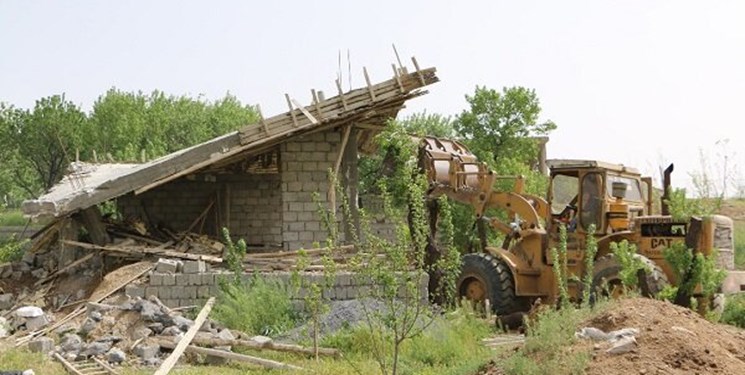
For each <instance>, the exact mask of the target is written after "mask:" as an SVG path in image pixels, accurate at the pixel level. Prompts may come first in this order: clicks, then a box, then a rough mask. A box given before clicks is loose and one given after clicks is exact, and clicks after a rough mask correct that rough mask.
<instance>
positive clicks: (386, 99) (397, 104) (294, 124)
mask: <svg viewBox="0 0 745 375" xmlns="http://www.w3.org/2000/svg"><path fill="white" fill-rule="evenodd" d="M414 62H415V65H416V66H417V69H416V71H415V72H413V73H408V72H407V70H406V69H405V68H394V77H393V78H392V79H389V80H386V81H383V82H380V83H378V84H375V85H373V84H370V81H369V79H367V72H365V73H366V74H365V76H366V81H367V86H366V87H361V88H357V89H354V90H350V91H348V92H343V91H342V90H341V85H340V84H339V82H338V81H337V84H336V86H337V89H338V91H339V94H338V95H337V96H334V97H331V98H328V99H324V98H323V97H322V95H318V94H317V93H316V92H315V91H312V92H313V103H312V104H311V105H309V106H304V107H303V106H301V105H299V103H298V102H297V101H296V100H294V99H292V98H290V97H289V96H287V95H286V99H287V102H288V105H289V107H290V110H289V111H288V112H285V113H282V114H279V115H277V116H273V117H270V118H266V119H264V118H262V119H261V120H260V121H259V122H258V123H255V124H251V125H248V126H245V127H243V128H241V129H240V130H238V131H236V132H232V133H229V134H226V135H223V136H220V137H217V138H214V139H212V140H209V141H207V142H204V143H201V144H198V145H195V146H192V147H189V148H186V149H183V150H180V151H177V152H174V153H172V154H169V155H166V156H163V157H161V158H158V159H155V160H152V161H150V162H148V163H144V164H101V165H92V164H81V163H77V164H76V163H73V165H72V166H71V173H69V174H68V175H66V176H65V177H64V178H63V179H62V181H61V182H59V183H58V184H57V185H55V186H54V187H53V188H52V189H50V191H49V192H47V193H46V194H44V195H42V196H41V197H39V198H38V199H33V200H28V201H25V202H23V205H22V210H23V213H24V214H25V215H27V216H32V217H37V216H53V217H63V216H67V215H69V214H72V213H74V212H77V211H79V210H82V209H85V208H88V207H91V206H94V205H96V204H100V203H103V202H106V201H108V200H111V199H114V198H117V197H119V196H122V195H125V194H128V193H132V192H133V193H134V194H141V193H143V192H145V191H148V190H150V189H152V188H155V187H157V186H160V185H162V184H165V183H168V182H170V181H172V180H175V179H177V178H180V177H183V176H186V175H189V174H192V173H195V172H197V171H200V170H203V169H205V168H207V167H209V166H212V165H225V164H228V163H231V162H233V161H236V160H238V159H239V158H242V157H245V156H247V155H254V154H259V153H261V152H264V151H266V150H268V149H270V148H271V147H274V146H276V145H277V144H279V143H282V142H284V141H286V140H287V139H289V138H291V137H297V136H302V135H305V134H310V133H314V132H317V131H322V130H325V129H330V128H335V127H339V126H348V125H355V126H359V125H363V126H364V129H365V131H367V132H376V131H379V130H380V129H382V128H383V127H384V126H385V124H386V121H387V120H388V119H389V118H393V117H395V116H396V115H397V114H398V112H399V111H400V110H401V109H402V108H403V107H404V104H405V102H406V101H407V100H409V99H412V98H414V97H417V96H419V95H423V94H425V93H426V91H424V90H421V89H422V88H423V87H424V86H427V85H430V84H432V83H435V82H438V81H439V79H438V78H437V75H436V74H435V73H436V70H435V68H428V69H423V70H420V69H418V65H417V64H416V61H415V60H414ZM367 138H371V137H369V136H368V137H367Z"/></svg>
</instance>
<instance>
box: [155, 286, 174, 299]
mask: <svg viewBox="0 0 745 375" xmlns="http://www.w3.org/2000/svg"><path fill="white" fill-rule="evenodd" d="M171 293H172V292H171V288H166V287H160V288H158V298H159V299H160V300H164V299H170V298H171Z"/></svg>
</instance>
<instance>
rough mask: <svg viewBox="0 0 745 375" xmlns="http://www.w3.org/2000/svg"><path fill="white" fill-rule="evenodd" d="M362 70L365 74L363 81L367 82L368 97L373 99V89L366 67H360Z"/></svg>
mask: <svg viewBox="0 0 745 375" xmlns="http://www.w3.org/2000/svg"><path fill="white" fill-rule="evenodd" d="M362 72H363V73H364V74H365V82H367V92H369V93H370V99H371V100H372V101H375V91H374V90H373V87H372V84H371V83H370V76H369V75H368V74H367V68H366V67H362Z"/></svg>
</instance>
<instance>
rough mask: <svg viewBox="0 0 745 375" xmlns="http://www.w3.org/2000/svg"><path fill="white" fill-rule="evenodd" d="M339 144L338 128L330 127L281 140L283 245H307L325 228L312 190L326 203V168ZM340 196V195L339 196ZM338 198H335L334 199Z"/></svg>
mask: <svg viewBox="0 0 745 375" xmlns="http://www.w3.org/2000/svg"><path fill="white" fill-rule="evenodd" d="M340 148H341V132H340V131H334V130H329V131H326V132H319V133H315V134H310V135H307V136H303V137H296V138H293V139H292V140H291V141H289V142H286V143H284V144H282V146H281V149H280V154H281V157H280V159H281V161H282V162H281V168H280V171H281V176H282V220H283V227H282V240H283V242H284V247H285V249H288V250H296V249H300V248H310V247H312V246H313V243H314V242H319V243H321V242H323V241H325V240H326V238H327V234H328V232H327V231H326V230H325V228H324V227H323V224H322V223H321V217H320V216H319V214H318V205H317V203H316V202H314V201H313V193H314V192H319V198H320V202H323V203H324V204H325V205H328V196H327V193H328V190H329V182H328V169H329V168H333V166H334V164H335V163H336V159H337V157H338V155H339V149H340ZM339 199H340V198H339ZM337 200H338V199H337Z"/></svg>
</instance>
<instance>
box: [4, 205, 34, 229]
mask: <svg viewBox="0 0 745 375" xmlns="http://www.w3.org/2000/svg"><path fill="white" fill-rule="evenodd" d="M27 222H28V219H27V218H25V217H23V213H22V212H21V210H17V209H16V210H0V227H20V226H24V225H26V223H27Z"/></svg>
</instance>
